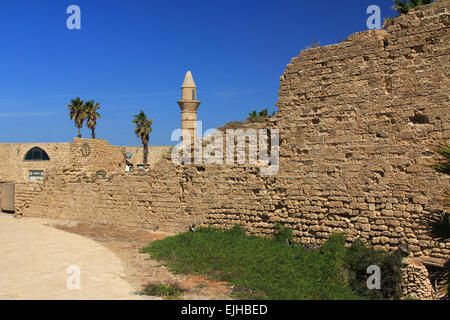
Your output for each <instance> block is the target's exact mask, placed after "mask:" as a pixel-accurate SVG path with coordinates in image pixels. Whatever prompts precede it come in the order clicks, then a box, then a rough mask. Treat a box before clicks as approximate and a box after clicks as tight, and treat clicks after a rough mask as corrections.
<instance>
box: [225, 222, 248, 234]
mask: <svg viewBox="0 0 450 320" xmlns="http://www.w3.org/2000/svg"><path fill="white" fill-rule="evenodd" d="M225 233H226V234H229V235H231V236H235V237H245V229H244V228H243V227H242V226H241V225H239V224H236V225H234V226H233V228H231V229H229V230H226V231H225Z"/></svg>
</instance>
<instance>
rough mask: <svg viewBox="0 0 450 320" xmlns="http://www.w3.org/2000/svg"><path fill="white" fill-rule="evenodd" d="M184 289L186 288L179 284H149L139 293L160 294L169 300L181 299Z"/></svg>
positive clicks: (159, 295) (147, 294)
mask: <svg viewBox="0 0 450 320" xmlns="http://www.w3.org/2000/svg"><path fill="white" fill-rule="evenodd" d="M184 291H185V290H184V289H182V288H181V287H180V286H178V285H158V284H149V285H147V286H145V288H144V290H143V291H141V292H138V294H139V295H146V296H158V297H163V298H165V299H167V300H173V299H179V297H180V296H181V294H182V293H183V292H184Z"/></svg>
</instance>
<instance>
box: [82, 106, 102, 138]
mask: <svg viewBox="0 0 450 320" xmlns="http://www.w3.org/2000/svg"><path fill="white" fill-rule="evenodd" d="M84 109H85V111H86V116H87V122H86V127H88V128H89V129H91V130H92V139H95V128H96V127H97V119H100V114H99V113H98V112H97V110H98V109H100V103H98V102H94V100H91V101H88V102H86V104H85V105H84Z"/></svg>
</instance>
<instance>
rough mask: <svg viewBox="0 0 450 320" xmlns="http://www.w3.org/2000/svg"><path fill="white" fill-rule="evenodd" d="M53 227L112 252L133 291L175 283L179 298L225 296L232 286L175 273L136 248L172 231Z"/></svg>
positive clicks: (56, 224) (75, 225) (70, 225)
mask: <svg viewBox="0 0 450 320" xmlns="http://www.w3.org/2000/svg"><path fill="white" fill-rule="evenodd" d="M49 224H51V225H52V226H54V227H55V228H57V229H60V230H63V231H66V232H72V233H76V234H79V235H82V236H84V237H87V238H90V239H93V240H95V241H97V242H99V243H100V244H102V245H103V246H105V247H106V248H108V249H109V250H111V251H112V252H114V253H115V254H116V255H117V256H118V257H119V258H120V259H121V260H122V261H123V262H124V266H125V270H124V272H125V278H126V280H127V281H128V282H129V283H130V284H131V286H132V287H133V289H134V291H135V292H140V291H142V290H143V288H144V286H145V285H148V284H155V285H174V284H176V285H178V286H179V287H182V288H183V289H185V290H186V292H184V293H183V294H182V295H181V296H180V297H179V298H180V299H186V300H214V299H217V300H228V299H230V296H229V295H230V293H231V290H232V288H231V287H230V286H228V285H227V284H226V283H224V282H212V281H208V280H206V279H205V278H204V277H201V276H194V275H175V274H172V273H171V272H169V270H168V269H167V268H166V267H164V266H162V265H161V263H160V262H158V261H155V260H151V259H150V258H149V255H148V254H145V253H140V249H142V248H144V247H146V246H148V245H149V244H150V243H151V242H153V241H155V240H159V239H164V238H165V237H167V236H171V235H172V234H167V233H155V232H146V231H142V230H133V229H124V228H118V227H113V226H105V225H88V224H81V223H75V222H61V221H59V222H55V221H53V222H51V223H49Z"/></svg>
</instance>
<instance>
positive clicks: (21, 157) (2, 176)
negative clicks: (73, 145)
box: [0, 143, 70, 182]
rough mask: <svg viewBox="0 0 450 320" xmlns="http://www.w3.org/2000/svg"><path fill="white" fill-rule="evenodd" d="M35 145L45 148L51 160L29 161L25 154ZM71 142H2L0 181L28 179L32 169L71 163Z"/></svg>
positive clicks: (0, 146)
mask: <svg viewBox="0 0 450 320" xmlns="http://www.w3.org/2000/svg"><path fill="white" fill-rule="evenodd" d="M34 147H39V148H41V149H43V150H44V151H45V152H46V153H47V154H48V156H49V157H50V161H29V160H25V155H26V154H27V152H28V151H30V150H31V149H32V148H34ZM69 151H70V143H0V182H8V181H9V182H16V181H28V179H29V171H30V170H43V171H46V170H48V169H51V168H54V167H66V166H69V165H70V155H69Z"/></svg>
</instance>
